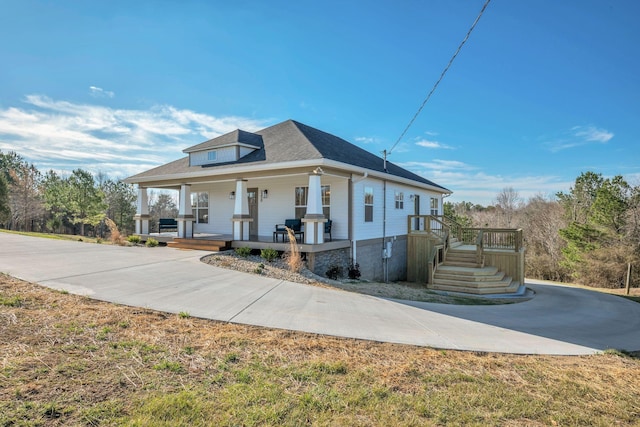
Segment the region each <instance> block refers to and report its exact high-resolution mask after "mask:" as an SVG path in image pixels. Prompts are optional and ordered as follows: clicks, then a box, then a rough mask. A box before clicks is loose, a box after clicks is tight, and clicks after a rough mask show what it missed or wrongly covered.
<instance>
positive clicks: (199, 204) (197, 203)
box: [191, 191, 209, 224]
mask: <svg viewBox="0 0 640 427" xmlns="http://www.w3.org/2000/svg"><path fill="white" fill-rule="evenodd" d="M191 209H192V210H193V215H194V216H195V217H196V223H198V224H208V223H209V193H207V192H204V191H198V192H196V193H191Z"/></svg>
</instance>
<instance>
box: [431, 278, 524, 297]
mask: <svg viewBox="0 0 640 427" xmlns="http://www.w3.org/2000/svg"><path fill="white" fill-rule="evenodd" d="M429 288H430V289H434V290H437V291H446V292H461V293H466V294H475V295H492V294H515V293H516V292H518V290H519V289H520V283H519V282H514V281H512V282H511V284H509V286H505V287H500V288H472V287H466V286H459V285H456V286H448V285H433V286H430V287H429Z"/></svg>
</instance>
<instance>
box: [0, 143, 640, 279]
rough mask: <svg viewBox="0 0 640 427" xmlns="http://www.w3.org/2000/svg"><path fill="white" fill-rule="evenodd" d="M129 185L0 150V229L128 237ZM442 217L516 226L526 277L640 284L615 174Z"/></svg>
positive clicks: (626, 202) (154, 210)
mask: <svg viewBox="0 0 640 427" xmlns="http://www.w3.org/2000/svg"><path fill="white" fill-rule="evenodd" d="M135 201H136V192H135V189H134V188H133V186H131V185H129V184H125V183H123V182H122V181H119V180H111V179H109V178H108V177H107V176H105V175H104V174H101V173H98V174H97V175H96V176H94V175H92V174H91V173H90V172H88V171H86V170H83V169H76V170H74V171H73V172H71V173H70V174H69V175H61V174H58V173H56V172H54V171H53V170H49V171H48V172H46V173H45V174H42V173H41V172H40V171H39V170H38V169H37V168H36V167H35V166H34V165H33V164H30V163H28V162H27V161H26V160H25V159H24V158H22V157H21V156H20V155H18V154H17V153H15V152H9V153H6V154H4V153H2V151H0V227H2V228H7V229H12V230H22V231H41V232H53V233H65V234H79V235H82V236H87V235H90V236H96V237H106V236H105V234H106V233H108V229H107V227H105V219H106V218H110V219H111V220H112V221H114V222H115V224H116V225H117V227H118V229H119V231H120V232H121V233H122V234H124V235H128V234H132V233H133V232H134V219H133V217H134V215H135V212H136V207H135ZM444 209H445V215H447V216H449V217H452V218H454V219H455V220H456V221H458V222H459V223H461V224H462V225H464V226H467V227H490V228H522V229H523V234H524V239H525V248H526V255H525V260H526V261H525V262H526V269H525V272H526V275H527V277H530V278H538V279H546V280H555V281H560V282H574V283H581V284H585V285H589V286H597V287H610V288H615V287H622V286H623V285H624V283H625V280H626V272H627V265H628V264H629V263H631V264H632V265H633V266H634V267H635V268H634V269H633V270H632V273H633V274H632V277H631V282H632V283H633V284H634V285H635V286H638V285H639V284H640V186H638V185H630V184H629V183H627V181H625V180H624V179H623V178H622V177H621V176H615V177H613V178H604V177H603V176H602V175H601V174H597V173H594V172H585V173H582V174H581V175H580V176H579V177H577V178H576V180H575V183H574V185H573V186H572V187H571V188H570V189H569V191H568V192H566V193H565V192H559V193H557V194H556V195H555V197H553V198H547V197H545V196H543V195H536V196H534V197H531V198H530V199H528V200H526V201H525V200H523V199H522V198H521V197H520V195H519V193H518V192H517V191H516V190H515V189H513V188H512V187H508V188H505V189H503V190H502V191H501V192H500V193H498V194H497V195H496V198H495V200H494V203H493V205H490V206H482V205H477V204H475V205H474V204H472V203H470V202H459V203H451V202H446V203H445V204H444ZM177 213H178V209H177V207H176V203H175V201H174V200H173V198H172V197H171V195H170V194H166V193H157V192H154V191H150V193H149V214H150V216H151V219H150V229H151V230H155V229H156V227H157V223H158V219H159V218H175V217H176V215H177Z"/></svg>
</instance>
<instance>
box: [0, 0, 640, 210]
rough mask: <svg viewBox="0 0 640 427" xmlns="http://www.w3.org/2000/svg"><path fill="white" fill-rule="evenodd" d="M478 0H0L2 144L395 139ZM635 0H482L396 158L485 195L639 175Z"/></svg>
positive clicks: (130, 145) (58, 163) (370, 144)
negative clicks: (259, 133)
mask: <svg viewBox="0 0 640 427" xmlns="http://www.w3.org/2000/svg"><path fill="white" fill-rule="evenodd" d="M484 2H485V0H464V1H463V0H459V1H444V0H439V1H435V0H434V1H431V0H416V1H413V0H394V1H390V0H389V1H364V0H359V1H355V0H353V1H349V0H346V1H333V0H329V1H322V2H312V1H278V0H275V1H268V2H267V1H217V0H212V1H190V0H182V1H161V0H157V1H144V0H136V1H108V2H87V1H65V0H58V1H32V0H16V1H14V0H0V10H2V14H1V15H0V40H2V42H0V58H2V66H1V67H0V150H1V151H3V152H5V153H6V152H7V151H9V150H13V151H16V152H18V153H19V154H21V155H22V156H23V157H25V158H26V159H27V160H28V161H30V162H33V163H35V164H36V165H37V166H38V168H40V169H41V170H42V171H46V170H48V169H54V170H56V171H59V172H63V171H71V170H73V169H74V168H78V167H79V168H83V169H87V170H90V171H92V172H98V171H101V172H104V173H106V174H108V175H109V176H111V177H112V178H123V177H126V176H129V175H132V174H134V173H137V172H140V171H142V170H146V169H148V168H150V167H153V166H157V165H159V164H162V163H165V162H168V161H171V160H175V159H177V158H179V157H182V156H183V154H182V150H183V149H184V148H186V147H188V146H190V145H194V144H196V143H199V142H202V141H205V140H207V139H209V138H212V137H214V136H217V135H220V134H223V133H226V132H229V131H232V130H235V129H237V128H241V129H244V130H249V131H251V130H257V129H261V128H263V127H266V126H269V125H272V124H275V123H278V122H280V121H283V120H287V119H294V120H297V121H300V122H302V123H305V124H308V125H310V126H313V127H316V128H319V129H322V130H324V131H327V132H330V133H333V134H335V135H338V136H340V137H342V138H344V139H346V140H348V141H351V142H353V143H355V144H357V145H359V146H361V147H363V148H364V149H366V150H368V151H371V152H373V153H376V154H380V152H381V151H382V150H384V149H387V150H389V149H391V147H392V146H393V145H394V144H395V142H396V140H397V139H398V137H399V136H400V134H401V133H402V131H403V130H404V128H405V127H406V125H407V124H408V122H409V120H410V119H411V117H413V115H414V114H415V112H416V111H417V109H418V107H419V106H420V104H421V103H422V101H423V100H424V98H425V96H426V94H427V93H428V92H429V91H430V90H431V88H432V86H433V84H434V83H435V82H436V80H437V79H438V77H439V76H440V73H441V72H442V70H443V69H444V67H445V66H446V64H447V63H448V61H449V59H450V58H451V56H452V54H453V53H454V52H455V50H456V48H457V47H458V45H459V44H460V42H461V41H462V39H463V38H464V36H465V34H466V33H467V31H468V29H469V27H470V26H471V24H472V23H473V21H474V20H475V18H476V16H477V15H478V13H479V11H480V9H481V8H482V6H483V4H484ZM638 16H640V2H638V1H635V0H621V1H606V0H600V1H589V0H580V1H578V0H575V1H556V0H553V1H552V0H538V1H511V0H509V1H506V0H493V1H491V3H490V4H489V6H488V8H487V9H486V11H485V13H484V15H483V16H482V18H481V19H480V22H479V23H478V25H477V27H476V28H475V30H474V32H473V34H472V35H471V37H470V39H469V40H468V42H467V43H466V45H465V46H464V47H463V49H462V51H461V52H460V54H459V55H458V57H457V59H456V60H455V62H454V63H453V65H452V67H451V69H450V70H449V72H448V73H447V75H446V76H445V78H444V80H443V81H442V82H441V83H440V85H439V87H438V89H437V90H436V92H435V93H434V95H433V96H432V97H431V99H430V100H429V102H428V103H427V104H426V106H425V107H424V110H423V111H422V113H421V114H420V116H419V117H418V118H417V120H416V121H415V123H414V124H413V126H412V127H411V128H410V129H409V131H408V132H407V133H406V135H405V137H404V138H403V139H402V140H401V141H400V142H399V144H398V145H397V146H396V147H395V149H394V150H393V151H392V153H391V155H390V157H389V160H390V161H392V162H394V163H397V164H399V165H401V166H404V167H406V168H407V169H410V170H412V171H414V172H416V173H419V174H421V175H423V176H425V177H427V178H429V179H431V180H433V181H435V182H437V183H438V184H440V185H443V186H445V187H447V188H449V189H451V190H453V191H454V195H453V196H451V199H450V200H451V201H454V202H458V201H462V200H465V201H471V202H473V203H480V204H483V205H488V204H491V203H492V201H493V200H494V199H495V196H496V195H497V194H498V192H499V191H501V190H502V189H503V188H505V187H513V188H514V189H515V190H516V191H518V192H519V193H520V195H521V196H522V197H523V198H524V199H526V198H528V197H531V196H533V195H536V194H543V195H545V196H549V195H553V194H554V193H556V192H557V191H567V190H568V189H569V187H570V185H571V184H572V183H573V182H574V181H575V178H576V177H577V176H579V175H580V173H581V172H586V171H594V172H597V173H602V174H603V175H604V176H607V177H609V176H614V175H623V176H624V177H625V178H627V180H628V181H629V182H630V183H632V184H640V148H639V147H640V144H639V143H638V142H639V141H638V139H639V138H638V137H639V136H640V55H638V53H639V49H638V46H637V43H638V41H640V25H638V24H637V17H638Z"/></svg>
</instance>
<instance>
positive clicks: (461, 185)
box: [399, 159, 573, 206]
mask: <svg viewBox="0 0 640 427" xmlns="http://www.w3.org/2000/svg"><path fill="white" fill-rule="evenodd" d="M399 166H402V167H404V168H406V169H409V170H411V171H412V172H414V173H416V174H418V175H420V176H423V177H425V178H427V179H429V180H431V181H433V182H435V183H437V184H440V185H444V186H445V187H447V188H448V189H449V190H451V191H453V195H452V196H451V198H450V199H448V200H449V201H452V202H461V201H466V202H471V203H477V204H481V205H483V206H488V205H490V204H492V203H493V200H494V199H495V197H496V195H497V194H498V193H499V192H500V191H502V189H504V188H505V187H513V188H514V189H516V191H518V193H519V194H520V197H522V198H523V199H525V200H526V199H528V198H530V197H534V196H536V195H538V194H544V195H548V196H553V195H555V193H557V192H558V191H567V190H568V189H569V187H570V186H571V185H573V182H564V181H562V180H561V178H560V177H558V176H554V175H547V176H545V175H542V176H529V175H527V176H507V175H499V174H496V175H494V174H489V173H486V172H484V171H483V170H481V168H479V167H476V166H474V165H470V164H467V163H464V162H460V161H457V160H438V159H436V160H433V161H430V162H405V163H401V164H399Z"/></svg>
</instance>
